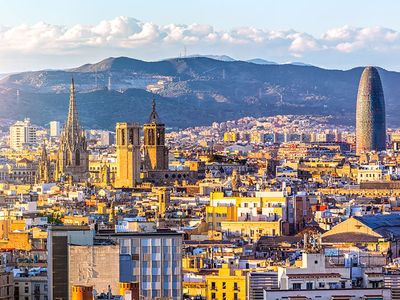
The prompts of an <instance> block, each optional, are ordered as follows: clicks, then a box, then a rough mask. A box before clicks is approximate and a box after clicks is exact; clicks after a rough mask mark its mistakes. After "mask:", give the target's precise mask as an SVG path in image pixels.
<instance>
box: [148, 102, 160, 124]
mask: <svg viewBox="0 0 400 300" xmlns="http://www.w3.org/2000/svg"><path fill="white" fill-rule="evenodd" d="M149 123H156V124H159V123H160V118H159V116H158V114H157V111H156V100H155V98H154V96H153V103H152V109H151V113H150V117H149Z"/></svg>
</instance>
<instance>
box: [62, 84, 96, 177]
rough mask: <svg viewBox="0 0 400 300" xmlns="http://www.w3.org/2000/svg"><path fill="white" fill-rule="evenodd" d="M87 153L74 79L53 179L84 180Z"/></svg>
mask: <svg viewBox="0 0 400 300" xmlns="http://www.w3.org/2000/svg"><path fill="white" fill-rule="evenodd" d="M88 166H89V154H88V150H87V144H86V138H85V132H84V131H83V130H82V128H81V127H80V126H79V122H78V111H77V108H76V102H75V86H74V79H72V81H71V94H70V98H69V108H68V117H67V122H66V124H65V126H64V128H63V132H62V134H61V137H60V148H59V150H58V155H57V164H56V172H55V179H56V180H64V181H70V182H86V180H87V178H88Z"/></svg>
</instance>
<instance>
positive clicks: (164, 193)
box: [0, 75, 400, 300]
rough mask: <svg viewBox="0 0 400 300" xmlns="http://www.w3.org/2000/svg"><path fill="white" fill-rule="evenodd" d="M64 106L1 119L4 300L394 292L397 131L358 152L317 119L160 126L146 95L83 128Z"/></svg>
mask: <svg viewBox="0 0 400 300" xmlns="http://www.w3.org/2000/svg"><path fill="white" fill-rule="evenodd" d="M378 76H379V75H378ZM379 82H380V81H379ZM379 84H380V83H379ZM374 86H375V85H370V88H374ZM364 88H365V87H364ZM382 97H383V94H382ZM367 100H368V99H367ZM76 101H79V96H78V97H76V95H75V88H74V82H73V81H72V83H71V95H70V103H69V110H68V114H67V115H68V117H67V121H66V123H65V125H64V126H63V127H61V124H60V123H59V122H58V121H54V122H51V123H50V124H49V125H50V126H49V127H46V128H40V127H38V126H35V125H33V124H31V122H30V120H29V119H26V120H24V121H18V122H13V123H12V124H10V122H9V121H4V123H2V126H3V127H6V126H7V127H8V126H10V128H9V131H8V130H7V132H6V131H3V134H2V135H1V137H0V224H1V226H0V255H1V258H2V259H0V269H1V273H0V298H1V299H14V298H15V299H24V300H25V299H32V300H33V299H34V300H36V299H38V300H45V299H85V300H86V299H126V300H128V299H199V300H200V299H226V300H228V299H229V300H230V299H232V300H239V299H240V300H245V299H252V300H255V299H264V300H269V299H322V300H324V299H336V300H339V299H399V297H400V167H399V163H400V152H399V151H400V132H399V131H397V130H395V129H389V130H387V131H385V133H384V134H385V136H384V137H383V138H384V140H385V141H386V142H385V149H376V147H377V146H376V145H374V144H368V141H369V138H368V136H366V137H365V139H363V147H364V149H362V151H358V152H357V153H356V148H357V147H356V146H357V143H359V136H356V135H355V129H354V127H350V126H338V125H334V124H333V123H332V122H331V121H330V120H331V118H330V117H326V116H295V115H288V116H274V117H266V118H250V117H248V118H242V119H239V120H235V121H228V122H223V123H213V124H212V125H211V126H209V127H196V128H188V129H184V130H181V131H175V132H168V130H167V129H166V126H167V125H168V124H164V123H163V122H162V121H161V120H160V118H159V116H158V113H157V108H156V102H155V101H154V100H153V106H152V108H150V107H149V118H148V122H147V123H145V124H143V125H142V124H138V123H133V122H132V121H133V120H126V122H120V123H117V124H116V129H115V132H110V131H101V130H89V129H88V130H83V129H82V128H81V126H80V125H79V122H78V111H77V109H76ZM363 101H365V99H363ZM368 101H374V100H373V99H369V100H368ZM372 113H374V112H373V111H372ZM357 117H358V118H363V117H364V115H363V114H361V113H360V114H358V116H357ZM361 121H362V120H361ZM380 125H382V124H380ZM363 126H364V127H363V128H364V129H365V124H363ZM357 129H359V128H357ZM369 129H370V128H369ZM378 131H379V130H378ZM378 131H377V130H375V131H374V130H371V131H368V133H369V132H373V133H374V132H378ZM361 132H362V131H361ZM376 134H380V133H376ZM358 145H359V144H358ZM368 147H369V148H368ZM379 147H380V146H379ZM357 149H359V147H358V148H357Z"/></svg>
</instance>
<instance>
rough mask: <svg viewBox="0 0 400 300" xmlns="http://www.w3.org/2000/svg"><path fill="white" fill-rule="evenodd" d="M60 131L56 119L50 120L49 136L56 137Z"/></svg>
mask: <svg viewBox="0 0 400 300" xmlns="http://www.w3.org/2000/svg"><path fill="white" fill-rule="evenodd" d="M60 133H61V127H60V122H58V121H51V122H50V136H51V137H58V136H60Z"/></svg>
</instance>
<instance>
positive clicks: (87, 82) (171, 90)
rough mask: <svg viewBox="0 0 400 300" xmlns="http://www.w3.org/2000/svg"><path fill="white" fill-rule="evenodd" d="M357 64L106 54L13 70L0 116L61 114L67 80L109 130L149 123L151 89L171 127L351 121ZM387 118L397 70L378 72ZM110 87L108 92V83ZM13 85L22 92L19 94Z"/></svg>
mask: <svg viewBox="0 0 400 300" xmlns="http://www.w3.org/2000/svg"><path fill="white" fill-rule="evenodd" d="M361 72H362V68H355V69H351V70H347V71H340V70H325V69H322V68H318V67H314V66H308V65H293V64H286V65H278V64H261V63H252V62H244V61H221V60H215V59H211V58H207V57H190V58H176V59H168V60H163V61H159V62H145V61H141V60H137V59H131V58H127V57H119V58H107V59H105V60H102V61H101V62H99V63H96V64H85V65H83V66H80V67H77V68H73V69H68V70H45V71H36V72H24V73H18V74H11V75H9V76H7V77H6V78H3V79H2V80H0V105H2V107H3V108H4V109H2V110H0V117H8V116H10V115H15V118H23V117H25V116H28V117H31V118H32V120H33V121H34V122H36V123H39V124H45V123H47V122H49V121H50V120H53V119H55V120H61V121H63V120H64V119H65V115H66V107H67V103H68V91H69V82H70V79H71V77H72V76H73V77H74V79H75V82H76V87H77V90H78V94H77V103H78V108H79V114H80V119H81V123H82V124H83V125H84V126H86V127H93V128H113V127H114V124H115V122H116V121H123V120H125V121H139V122H144V121H146V119H147V117H148V114H149V111H150V106H151V104H150V103H151V98H152V94H151V93H150V92H154V93H156V94H157V95H156V98H157V100H158V102H159V104H158V106H159V113H160V115H161V117H162V119H163V121H164V122H165V123H167V125H169V126H177V127H187V126H194V125H204V124H209V123H211V122H213V121H223V120H229V119H235V118H239V117H243V116H247V115H248V116H265V115H273V114H333V115H338V116H340V118H341V120H342V121H343V122H348V123H351V122H354V117H355V103H356V94H357V87H358V81H359V78H360V75H361ZM380 75H381V78H382V82H383V87H384V92H385V98H386V106H387V115H388V123H389V125H390V126H400V121H399V120H398V118H397V117H395V116H394V113H393V112H394V111H397V109H399V108H400V105H399V101H398V100H397V99H398V97H399V96H400V85H399V84H398V83H399V82H400V73H397V72H391V71H386V70H383V69H380ZM109 84H110V85H111V86H110V87H111V90H110V91H109V90H107V88H106V87H107V86H108V85H109ZM17 90H18V93H19V96H17Z"/></svg>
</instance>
